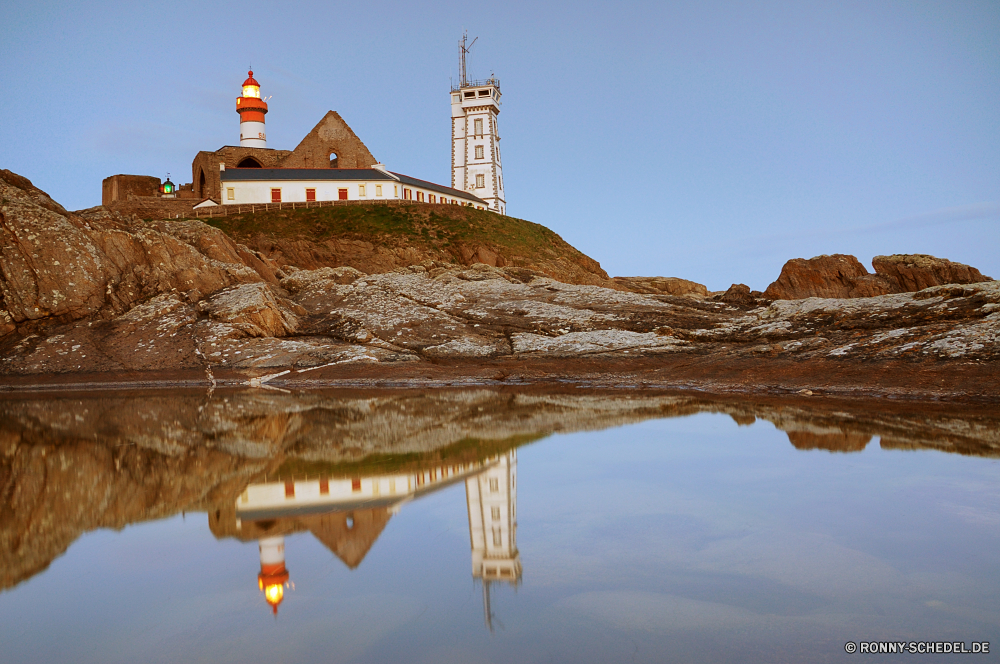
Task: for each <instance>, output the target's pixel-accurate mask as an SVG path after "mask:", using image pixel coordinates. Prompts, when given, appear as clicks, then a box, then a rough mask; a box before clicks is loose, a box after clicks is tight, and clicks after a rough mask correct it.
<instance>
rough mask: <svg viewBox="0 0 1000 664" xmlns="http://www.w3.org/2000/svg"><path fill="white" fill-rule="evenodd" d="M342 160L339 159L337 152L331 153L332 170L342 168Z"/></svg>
mask: <svg viewBox="0 0 1000 664" xmlns="http://www.w3.org/2000/svg"><path fill="white" fill-rule="evenodd" d="M339 164H340V160H339V159H338V158H337V153H336V152H331V153H330V168H340V165H339Z"/></svg>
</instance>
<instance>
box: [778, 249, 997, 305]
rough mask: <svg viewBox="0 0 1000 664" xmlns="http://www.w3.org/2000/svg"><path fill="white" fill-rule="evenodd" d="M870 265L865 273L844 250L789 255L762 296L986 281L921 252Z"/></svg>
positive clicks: (873, 292)
mask: <svg viewBox="0 0 1000 664" xmlns="http://www.w3.org/2000/svg"><path fill="white" fill-rule="evenodd" d="M872 266H873V267H874V268H875V274H869V273H868V270H866V269H865V266H864V265H862V264H861V262H860V261H858V259H857V258H855V257H854V256H850V255H846V254H833V255H832V256H817V257H815V258H810V259H805V258H793V259H792V260H790V261H788V262H787V263H785V265H784V266H783V267H782V268H781V275H780V276H778V280H777V281H775V282H774V283H772V284H771V285H770V286H768V287H767V290H766V291H764V295H765V297H768V298H770V299H773V300H800V299H803V298H807V297H827V298H852V297H875V296H878V295H888V294H890V293H913V292H916V291H919V290H923V289H925V288H930V287H932V286H943V285H945V284H974V283H979V282H983V281H992V279H990V278H989V277H986V276H983V274H982V273H981V272H980V271H979V270H977V269H976V268H974V267H970V266H968V265H964V264H963V263H955V262H953V261H950V260H947V259H945V258H935V257H934V256H928V255H926V254H894V255H892V256H876V257H875V258H874V259H872Z"/></svg>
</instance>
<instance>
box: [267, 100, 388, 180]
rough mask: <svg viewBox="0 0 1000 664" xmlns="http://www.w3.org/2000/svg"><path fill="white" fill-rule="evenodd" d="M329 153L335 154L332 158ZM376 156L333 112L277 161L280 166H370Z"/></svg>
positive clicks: (329, 112)
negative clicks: (284, 156)
mask: <svg viewBox="0 0 1000 664" xmlns="http://www.w3.org/2000/svg"><path fill="white" fill-rule="evenodd" d="M331 154H334V155H336V158H335V159H332V160H331ZM376 161H377V160H376V159H375V157H373V156H372V153H371V152H370V151H369V150H368V148H367V147H366V146H365V144H364V143H363V142H362V141H361V139H360V138H358V135H357V134H355V133H354V131H353V130H352V129H351V128H350V127H349V126H348V125H347V123H346V122H344V119H343V118H342V117H340V114H339V113H337V112H336V111H328V112H327V114H326V115H325V116H323V119H322V120H320V121H319V123H318V124H317V125H316V126H315V127H313V129H312V131H310V132H309V133H308V134H306V137H305V138H303V139H302V141H301V142H300V143H299V144H298V146H296V148H295V149H294V150H293V151H292V153H291V154H290V155H289V156H288V157H286V158H285V159H284V160H283V161H282V162H281V164H280V167H281V168H371V166H372V165H373V164H375V163H376Z"/></svg>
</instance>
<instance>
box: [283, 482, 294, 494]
mask: <svg viewBox="0 0 1000 664" xmlns="http://www.w3.org/2000/svg"><path fill="white" fill-rule="evenodd" d="M294 497H295V482H293V481H292V480H285V498H294Z"/></svg>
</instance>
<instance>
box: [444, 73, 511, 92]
mask: <svg viewBox="0 0 1000 664" xmlns="http://www.w3.org/2000/svg"><path fill="white" fill-rule="evenodd" d="M486 85H492V86H493V87H495V88H496V89H497V90H499V89H500V79H499V78H495V77H493V76H491V77H489V78H478V79H475V80H471V81H466V82H465V85H462V84H461V83H459V84H458V85H452V86H451V91H452V92H458V91H459V90H464V89H465V88H481V87H483V86H486Z"/></svg>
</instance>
